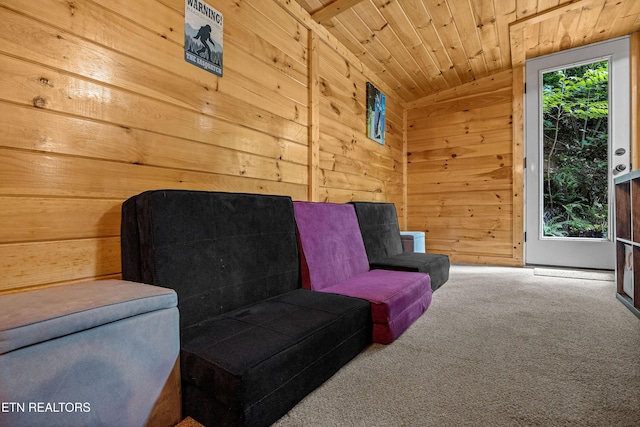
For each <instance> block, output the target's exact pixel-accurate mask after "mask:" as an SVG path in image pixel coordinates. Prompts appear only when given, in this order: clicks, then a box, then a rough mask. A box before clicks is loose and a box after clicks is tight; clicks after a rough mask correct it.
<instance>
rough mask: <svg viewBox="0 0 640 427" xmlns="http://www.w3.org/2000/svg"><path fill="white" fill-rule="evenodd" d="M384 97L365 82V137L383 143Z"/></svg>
mask: <svg viewBox="0 0 640 427" xmlns="http://www.w3.org/2000/svg"><path fill="white" fill-rule="evenodd" d="M385 104H386V97H385V96H384V93H382V92H380V91H379V90H378V88H376V87H375V86H374V85H372V84H371V83H369V82H367V137H369V138H370V139H373V140H374V141H376V142H377V143H378V144H382V145H384V132H385V113H386V105H385Z"/></svg>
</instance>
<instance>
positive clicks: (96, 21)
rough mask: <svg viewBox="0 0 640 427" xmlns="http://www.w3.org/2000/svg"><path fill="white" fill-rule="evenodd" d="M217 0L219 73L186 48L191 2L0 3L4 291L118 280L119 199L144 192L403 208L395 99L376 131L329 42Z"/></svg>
mask: <svg viewBox="0 0 640 427" xmlns="http://www.w3.org/2000/svg"><path fill="white" fill-rule="evenodd" d="M210 4H211V5H212V6H214V7H215V8H217V9H218V10H219V11H220V12H222V14H223V16H224V20H225V21H224V75H223V77H222V78H218V77H216V76H214V75H213V74H210V73H208V72H205V71H203V70H201V69H199V68H197V67H194V66H192V65H190V64H188V63H186V62H185V61H184V59H183V37H184V36H183V34H184V31H183V28H184V17H183V15H184V0H136V1H134V2H131V1H127V0H110V1H107V2H100V1H90V0H75V1H73V2H69V1H66V0H38V1H36V2H17V1H12V0H0V21H1V22H2V23H3V24H2V29H1V30H0V129H2V135H1V136H0V162H1V164H0V206H2V209H0V272H1V273H2V274H1V275H0V292H2V291H5V292H7V291H15V290H20V289H25V288H28V287H34V286H48V285H54V284H64V283H70V282H74V281H81V280H86V279H93V278H111V277H119V275H120V271H121V267H120V249H119V244H120V242H119V231H120V230H119V227H120V205H121V203H122V201H123V200H125V199H126V198H128V197H129V196H131V195H134V194H137V193H139V192H141V191H144V190H148V189H157V188H184V189H203V190H220V191H241V192H254V193H269V194H283V195H289V196H291V197H293V198H294V199H298V200H308V199H309V198H310V196H309V195H310V194H311V198H313V199H314V200H315V199H318V200H330V201H337V202H342V201H348V200H351V199H366V200H393V201H396V202H398V203H401V201H402V198H401V193H402V172H401V170H400V171H399V168H401V165H402V164H403V157H402V156H403V151H402V150H403V149H402V147H403V138H402V129H403V127H402V114H403V110H402V106H401V105H400V104H398V103H397V102H395V101H394V100H393V99H390V98H389V97H388V99H387V100H388V105H389V108H388V117H389V124H388V128H387V136H388V141H389V143H388V144H387V145H385V146H380V145H378V144H376V143H375V142H373V141H369V140H367V139H366V137H365V135H364V114H365V112H364V103H365V81H366V78H365V75H367V74H368V73H367V70H363V69H362V65H361V64H359V63H358V62H357V61H354V60H353V58H349V57H348V55H345V54H344V51H342V50H340V49H339V48H337V47H336V44H335V43H333V42H331V38H330V37H328V36H327V35H326V34H324V33H322V38H321V40H322V41H321V42H320V41H318V40H317V39H316V36H315V33H314V31H315V30H314V27H313V25H305V22H307V21H305V20H304V19H301V18H300V16H299V15H296V14H295V13H294V14H292V12H291V10H287V9H286V7H284V6H283V4H281V2H279V1H273V2H272V1H265V0H245V1H242V2H237V1H232V0H216V1H215V2H210ZM296 13H297V12H296ZM314 40H315V41H314ZM310 46H311V47H312V49H311V50H312V52H311V51H310ZM338 52H340V53H338ZM345 58H347V59H348V61H347V59H345ZM310 83H311V84H310ZM374 83H375V80H374ZM314 153H315V154H314ZM311 182H313V184H314V186H315V187H314V188H316V191H315V192H312V191H311V190H312V187H311V186H310V183H311Z"/></svg>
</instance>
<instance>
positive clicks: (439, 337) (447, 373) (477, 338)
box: [274, 265, 640, 427]
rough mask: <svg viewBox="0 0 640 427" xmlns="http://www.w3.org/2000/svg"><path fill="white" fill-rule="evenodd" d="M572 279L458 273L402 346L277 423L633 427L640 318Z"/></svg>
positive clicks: (526, 272)
mask: <svg viewBox="0 0 640 427" xmlns="http://www.w3.org/2000/svg"><path fill="white" fill-rule="evenodd" d="M564 276H566V274H565V275H564ZM569 276H571V275H569ZM578 276H579V277H578V278H575V277H574V278H571V277H570V278H567V277H555V273H554V274H534V269H528V268H506V267H489V266H467V265H454V266H452V269H451V277H450V280H449V282H448V283H446V284H445V285H444V286H443V287H442V288H440V289H439V290H438V291H437V292H435V294H434V298H433V303H432V305H431V307H430V308H429V309H428V310H427V312H426V313H425V314H424V315H423V316H422V317H421V318H420V319H418V321H417V322H416V323H415V324H414V325H413V326H412V327H411V328H410V329H409V330H408V331H407V332H405V333H404V335H403V336H401V337H400V338H399V339H398V340H396V341H395V342H394V343H393V344H391V345H388V346H383V345H377V344H374V345H372V346H370V347H369V348H368V349H367V350H365V351H364V352H363V353H361V354H360V355H359V356H358V357H357V358H356V359H354V360H353V361H352V362H351V363H349V364H348V365H347V366H345V367H344V368H342V369H341V370H340V371H339V372H338V373H337V374H336V375H334V376H333V377H332V378H331V379H330V380H329V381H327V382H326V383H324V384H323V385H322V386H321V387H320V388H318V389H317V390H316V391H315V392H313V393H312V394H310V395H309V396H307V398H305V399H304V400H303V401H302V402H300V404H298V405H297V406H296V407H295V408H293V409H292V410H291V411H290V412H289V413H288V414H287V415H285V416H284V417H283V418H281V419H280V420H279V421H278V422H277V423H276V424H274V425H275V426H276V427H294V426H295V427H298V426H447V427H448V426H492V427H493V426H640V319H638V318H637V317H635V316H634V315H633V314H631V313H630V312H629V311H628V310H627V309H626V308H625V307H624V306H623V305H622V304H621V303H620V302H618V301H617V300H616V299H615V295H614V292H615V285H614V283H613V282H612V281H608V280H592V279H593V278H585V277H583V275H578ZM599 278H600V277H598V276H595V279H599ZM605 278H606V277H605Z"/></svg>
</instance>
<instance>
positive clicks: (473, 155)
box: [407, 71, 520, 265]
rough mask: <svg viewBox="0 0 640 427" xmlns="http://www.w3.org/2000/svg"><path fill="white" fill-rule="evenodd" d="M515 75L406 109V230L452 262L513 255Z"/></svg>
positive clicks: (500, 260) (501, 260) (507, 261)
mask: <svg viewBox="0 0 640 427" xmlns="http://www.w3.org/2000/svg"><path fill="white" fill-rule="evenodd" d="M512 79H513V78H512V74H511V72H510V71H507V72H502V73H499V74H495V75H493V76H492V77H490V78H485V79H481V80H478V81H476V82H474V83H473V84H467V85H462V86H459V87H458V88H456V89H455V90H451V91H445V92H441V93H439V94H437V95H434V96H432V97H429V98H425V99H422V100H420V102H419V103H416V104H415V105H414V106H413V108H410V109H409V110H408V112H407V116H408V118H407V121H408V137H407V139H408V141H407V145H408V147H407V150H408V154H407V159H408V160H407V161H408V167H407V216H408V224H407V227H408V228H409V229H412V230H416V231H424V232H425V233H426V246H427V251H430V252H440V253H446V254H448V255H449V256H450V258H451V260H452V261H453V262H475V263H488V264H502V265H519V262H520V261H519V260H518V259H516V258H515V257H514V254H513V252H514V251H513V240H514V236H513V229H514V224H513V169H514V168H513V153H512V150H513V146H512V144H513V136H512V117H511V114H512V111H513V103H512V96H513V93H512V89H511V86H512Z"/></svg>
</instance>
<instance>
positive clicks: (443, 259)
mask: <svg viewBox="0 0 640 427" xmlns="http://www.w3.org/2000/svg"><path fill="white" fill-rule="evenodd" d="M351 204H352V205H353V206H354V208H355V211H356V215H357V218H358V225H359V227H360V230H361V232H362V238H363V241H364V245H365V248H366V251H367V258H368V260H369V265H370V267H371V268H373V269H391V270H401V271H417V272H421V273H426V274H429V276H431V289H432V290H434V291H435V290H436V289H438V288H439V287H440V286H442V285H443V284H444V283H445V282H446V281H447V280H449V268H450V261H449V257H448V256H447V255H443V254H431V253H418V252H415V253H412V252H403V247H402V238H401V236H400V230H399V227H398V215H397V212H396V207H395V205H394V204H393V203H381V202H352V203H351Z"/></svg>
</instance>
